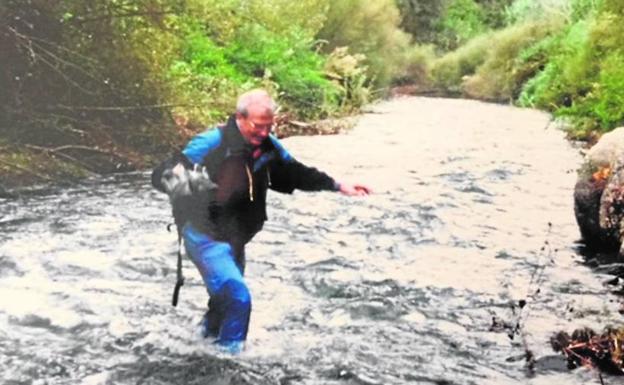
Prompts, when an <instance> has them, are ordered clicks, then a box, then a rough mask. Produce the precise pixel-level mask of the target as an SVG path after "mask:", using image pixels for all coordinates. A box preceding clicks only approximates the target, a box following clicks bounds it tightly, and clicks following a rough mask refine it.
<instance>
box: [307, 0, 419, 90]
mask: <svg viewBox="0 0 624 385" xmlns="http://www.w3.org/2000/svg"><path fill="white" fill-rule="evenodd" d="M399 24H400V16H399V11H398V8H397V6H396V4H395V2H394V0H378V1H366V0H342V1H333V2H330V6H329V9H328V14H327V19H326V21H325V23H324V25H323V28H322V29H321V30H320V31H319V33H318V34H317V37H318V38H319V39H321V40H323V41H325V42H326V44H325V45H324V46H323V52H325V53H327V54H329V53H331V52H333V51H334V49H336V48H338V47H349V51H350V52H352V53H354V54H363V55H364V56H365V60H364V64H365V65H366V67H367V69H368V71H367V75H368V77H369V78H370V79H372V81H373V83H374V86H375V87H386V86H387V85H389V84H390V81H391V80H392V78H393V77H394V76H395V75H396V74H397V73H398V72H399V71H400V62H401V58H402V55H403V52H404V51H405V50H406V49H407V47H408V45H409V36H408V35H407V34H406V33H405V32H403V31H402V30H400V28H399Z"/></svg>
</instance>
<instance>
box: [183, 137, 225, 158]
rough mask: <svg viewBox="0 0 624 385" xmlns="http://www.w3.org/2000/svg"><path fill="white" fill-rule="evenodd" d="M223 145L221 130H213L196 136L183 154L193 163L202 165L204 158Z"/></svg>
mask: <svg viewBox="0 0 624 385" xmlns="http://www.w3.org/2000/svg"><path fill="white" fill-rule="evenodd" d="M220 144H221V130H219V129H217V128H213V129H211V130H207V131H204V132H202V133H201V134H199V135H197V136H195V137H194V138H193V139H191V141H190V142H189V143H188V144H187V145H186V147H185V148H184V150H182V154H184V156H186V158H187V159H188V160H189V161H190V162H191V163H202V161H203V160H204V157H205V156H206V155H208V153H209V152H210V151H212V150H214V149H215V148H217V147H218V146H219V145H220Z"/></svg>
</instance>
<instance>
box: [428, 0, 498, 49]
mask: <svg viewBox="0 0 624 385" xmlns="http://www.w3.org/2000/svg"><path fill="white" fill-rule="evenodd" d="M438 23H439V27H438V29H439V31H440V32H439V35H438V38H437V42H438V45H439V46H441V47H442V48H443V49H445V50H449V49H455V48H457V47H458V46H460V45H461V44H463V43H464V42H466V41H468V40H470V39H471V38H473V37H475V36H477V35H479V34H482V33H483V32H485V31H486V30H487V29H488V27H487V26H486V24H485V13H484V12H483V9H482V8H481V7H480V6H479V4H477V3H476V2H475V1H474V0H452V1H451V2H450V3H449V4H448V6H447V7H446V9H445V11H444V13H443V16H442V17H441V19H440V20H439V21H438Z"/></svg>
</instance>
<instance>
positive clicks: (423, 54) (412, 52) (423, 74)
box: [394, 45, 436, 86]
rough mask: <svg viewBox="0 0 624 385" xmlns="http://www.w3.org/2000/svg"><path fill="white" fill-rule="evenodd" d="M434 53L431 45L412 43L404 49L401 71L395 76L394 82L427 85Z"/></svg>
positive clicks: (429, 81) (434, 56) (429, 80)
mask: <svg viewBox="0 0 624 385" xmlns="http://www.w3.org/2000/svg"><path fill="white" fill-rule="evenodd" d="M435 59H436V54H435V47H434V46H433V45H413V46H412V47H410V48H409V49H407V50H406V51H405V55H404V56H403V59H402V62H401V68H402V70H401V72H400V73H398V74H397V75H396V76H395V79H394V84H399V85H400V84H416V85H422V86H429V85H430V83H431V79H430V73H431V66H432V63H434V62H435Z"/></svg>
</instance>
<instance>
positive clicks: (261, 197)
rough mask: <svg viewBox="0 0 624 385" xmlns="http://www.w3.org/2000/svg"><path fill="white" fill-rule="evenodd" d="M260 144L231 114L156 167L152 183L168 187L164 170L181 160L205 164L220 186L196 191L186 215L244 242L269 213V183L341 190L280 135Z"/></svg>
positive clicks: (279, 187)
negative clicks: (300, 159) (290, 149)
mask: <svg viewBox="0 0 624 385" xmlns="http://www.w3.org/2000/svg"><path fill="white" fill-rule="evenodd" d="M259 150H260V151H258V149H254V148H252V147H251V145H249V144H248V143H247V142H246V141H245V139H244V138H243V136H242V135H241V133H240V131H239V129H238V126H237V125H236V120H235V118H234V116H232V117H230V119H229V120H228V122H227V124H226V125H225V126H221V127H218V128H215V129H212V130H209V131H206V132H204V133H201V134H199V135H197V136H196V137H195V138H193V139H192V140H191V141H190V142H189V143H188V145H187V146H186V147H185V148H184V150H182V152H181V153H179V154H176V155H175V156H174V157H172V158H170V159H167V160H166V161H164V162H163V163H161V164H160V165H159V166H158V167H156V169H155V170H154V172H153V173H152V184H153V185H154V187H156V188H157V189H159V190H161V191H164V188H163V186H162V183H161V177H162V174H163V172H164V170H166V169H167V168H168V167H172V166H174V165H175V164H177V163H178V162H182V163H183V164H185V166H186V167H189V168H190V167H193V165H194V164H200V165H202V166H204V167H206V169H207V171H208V174H209V175H210V179H211V180H212V181H213V182H215V183H216V184H217V185H218V188H217V191H216V192H215V193H214V194H203V195H204V196H201V197H194V198H193V199H194V200H193V205H194V206H196V210H192V213H191V215H190V217H189V218H185V219H184V220H186V221H190V222H191V224H192V225H193V226H195V227H196V228H198V229H200V230H201V231H204V232H206V233H208V234H210V235H211V236H213V237H214V238H215V239H218V240H224V241H228V242H230V243H231V244H233V245H235V246H239V247H240V246H243V245H244V244H245V243H247V242H249V240H251V238H252V237H253V236H254V235H255V234H256V233H257V232H258V231H260V230H261V229H262V226H263V224H264V221H265V220H266V219H267V214H266V195H267V189H269V188H270V189H272V190H275V191H279V192H282V193H292V192H293V190H295V189H299V190H304V191H320V190H332V191H336V190H338V185H337V184H336V182H335V181H334V179H332V178H331V177H329V176H328V175H327V174H325V173H323V172H321V171H319V170H317V169H315V168H312V167H308V166H305V165H303V164H302V163H300V162H298V161H297V160H295V159H294V158H293V157H292V156H291V155H290V154H289V153H288V152H287V151H286V149H285V148H284V147H283V146H282V144H281V142H280V141H279V140H278V139H277V138H276V137H274V136H272V135H271V136H269V137H268V138H267V139H266V140H265V141H264V142H263V143H262V144H261V145H260V146H259ZM207 195H210V196H207Z"/></svg>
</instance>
